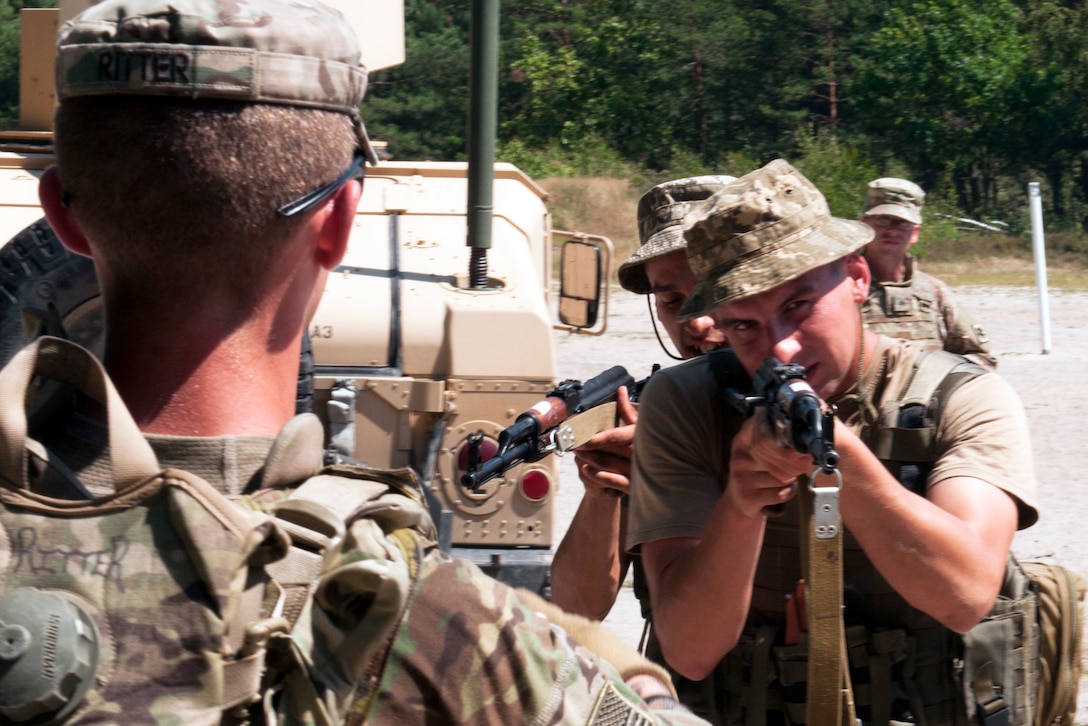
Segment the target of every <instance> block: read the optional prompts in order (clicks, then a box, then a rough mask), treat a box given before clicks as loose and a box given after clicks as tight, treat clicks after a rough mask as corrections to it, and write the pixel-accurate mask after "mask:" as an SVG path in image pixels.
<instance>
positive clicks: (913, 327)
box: [861, 177, 997, 369]
mask: <svg viewBox="0 0 1088 726" xmlns="http://www.w3.org/2000/svg"><path fill="white" fill-rule="evenodd" d="M925 198H926V194H925V192H924V191H922V188H921V187H919V186H918V185H917V184H915V183H914V182H912V181H908V180H906V179H896V178H894V177H884V178H881V179H876V180H875V181H871V182H869V190H868V195H867V197H866V200H865V212H864V213H862V215H861V221H863V222H865V223H866V224H867V225H869V226H870V227H872V228H873V232H874V233H875V236H874V237H873V241H872V242H870V243H869V244H868V245H867V246H866V247H865V259H866V260H867V261H868V262H869V269H870V270H871V271H872V274H873V281H872V286H871V289H870V290H869V299H868V300H866V301H865V304H864V305H862V308H861V314H862V319H863V320H864V321H865V324H866V325H868V326H869V328H870V329H871V330H873V331H875V332H877V333H880V334H881V335H887V336H888V337H890V338H906V339H908V340H918V341H924V344H925V347H927V348H932V349H939V348H944V349H945V350H947V351H949V352H951V353H959V354H960V355H967V356H968V357H969V358H971V360H973V361H974V362H976V363H979V364H980V365H983V366H985V367H987V368H991V369H992V368H995V367H996V366H997V359H996V358H995V357H994V356H992V355H990V352H989V350H990V349H989V346H988V345H987V343H988V340H987V338H986V333H985V331H983V329H982V326H980V325H978V324H977V323H975V322H974V321H972V320H971V317H970V316H969V315H968V314H967V312H966V311H965V310H964V309H963V308H962V307H961V306H960V305H959V303H958V302H957V301H956V299H955V296H954V295H953V294H952V291H951V290H950V289H949V288H948V286H947V285H945V284H944V283H943V282H941V281H940V280H938V279H937V278H935V277H932V276H930V275H927V274H925V273H924V272H922V271H921V270H919V269H917V265H916V264H915V259H914V257H912V256H911V255H910V248H911V247H913V246H914V244H915V243H916V242H917V241H918V235H919V233H920V232H921V230H922V204H923V203H924V202H925Z"/></svg>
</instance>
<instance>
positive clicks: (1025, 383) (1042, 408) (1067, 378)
mask: <svg viewBox="0 0 1088 726" xmlns="http://www.w3.org/2000/svg"><path fill="white" fill-rule="evenodd" d="M956 293H957V296H958V297H959V298H960V300H961V302H962V303H963V304H964V306H965V307H966V308H967V309H969V310H970V311H971V313H972V314H973V316H974V317H975V319H976V320H977V321H978V322H979V323H981V324H982V325H983V326H984V327H985V328H986V331H987V333H988V334H989V336H990V342H991V350H992V351H993V352H994V353H995V354H996V355H997V356H998V357H999V358H1000V363H999V372H1000V373H1001V374H1002V375H1004V376H1005V377H1006V378H1007V379H1008V380H1009V382H1010V383H1011V384H1012V385H1013V387H1014V388H1015V389H1016V390H1017V392H1018V393H1019V394H1020V397H1021V399H1022V400H1023V401H1024V406H1025V408H1026V410H1027V414H1028V418H1029V421H1030V425H1031V436H1032V448H1033V450H1034V454H1035V470H1036V473H1037V475H1038V481H1039V503H1040V509H1041V517H1040V520H1039V522H1038V523H1037V524H1036V525H1035V526H1033V527H1031V528H1030V529H1027V530H1024V531H1022V532H1020V533H1018V534H1017V536H1016V539H1015V540H1014V542H1013V549H1014V551H1015V553H1016V555H1017V556H1018V557H1020V558H1021V559H1023V560H1048V561H1054V562H1058V563H1060V564H1062V565H1064V566H1066V567H1069V568H1070V569H1073V570H1076V571H1078V572H1081V573H1085V574H1088V527H1086V526H1085V524H1084V523H1085V522H1088V468H1086V467H1085V465H1084V464H1085V451H1086V449H1088V447H1086V445H1085V441H1086V438H1088V436H1086V435H1088V387H1082V386H1081V385H1080V374H1081V373H1083V372H1085V361H1088V325H1086V324H1085V323H1086V322H1088V293H1084V292H1054V291H1052V292H1051V293H1050V296H1049V298H1048V307H1049V316H1048V317H1049V321H1050V328H1051V345H1050V350H1049V352H1047V353H1044V351H1043V335H1042V332H1041V322H1040V321H1041V314H1040V304H1039V298H1038V295H1037V292H1036V290H1035V289H1034V288H1024V287H964V288H958V289H957V291H956ZM648 315H649V313H648V312H647V308H646V301H645V299H644V298H642V297H641V296H635V295H632V294H630V293H628V292H626V291H624V290H622V289H620V288H614V289H613V291H612V295H611V301H610V309H609V318H608V329H607V331H606V333H605V334H604V335H602V336H599V337H591V336H574V335H569V334H566V333H557V334H556V344H557V345H556V347H557V355H558V361H559V372H560V376H562V377H564V378H578V379H585V378H588V377H591V376H593V375H596V374H597V373H599V372H601V371H603V370H605V369H606V368H608V367H610V366H613V365H615V364H616V363H620V364H622V365H624V366H625V367H626V368H627V370H628V371H629V372H630V373H631V375H633V376H634V377H635V378H636V379H638V378H642V377H645V376H646V375H648V374H649V372H650V368H651V366H652V365H653V364H654V363H660V364H661V365H663V366H664V365H668V364H671V363H672V361H671V360H670V359H669V358H667V357H666V356H665V355H664V353H663V352H662V351H661V349H660V346H659V345H658V343H657V341H656V339H655V338H654V334H653V330H652V329H651V327H650V325H649V318H648ZM662 334H664V333H662ZM561 480H562V485H561V487H560V492H559V508H558V515H557V521H556V530H557V538H556V541H557V542H558V541H559V538H561V537H562V535H563V533H564V532H566V528H567V526H568V524H569V522H570V518H571V517H572V516H573V515H574V511H575V510H576V509H577V507H578V502H579V501H580V500H581V495H582V487H581V483H580V482H579V480H578V477H577V474H576V472H575V470H574V467H573V459H572V457H566V458H565V459H564V461H563V462H562V463H561ZM605 622H606V623H608V624H609V625H610V626H612V627H613V629H614V630H616V632H618V633H619V634H620V635H621V636H623V637H624V638H625V639H626V640H628V641H629V642H631V643H632V644H634V645H637V643H638V639H639V636H640V634H641V632H642V619H641V617H640V615H639V609H638V603H637V601H636V600H635V598H634V595H633V594H632V592H631V589H630V587H629V586H628V587H625V588H624V589H623V591H622V592H621V593H620V597H619V599H618V601H617V603H616V606H615V607H614V608H613V610H612V613H611V614H610V615H609V616H608V618H607V619H606V621H605ZM1077 722H1078V723H1088V674H1086V676H1085V677H1084V678H1082V679H1081V687H1080V699H1079V701H1078V709H1077Z"/></svg>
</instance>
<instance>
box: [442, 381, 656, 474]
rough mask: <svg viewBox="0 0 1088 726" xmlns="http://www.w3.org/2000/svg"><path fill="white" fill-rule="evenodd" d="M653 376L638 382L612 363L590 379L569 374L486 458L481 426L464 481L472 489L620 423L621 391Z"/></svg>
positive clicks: (633, 393) (632, 392)
mask: <svg viewBox="0 0 1088 726" xmlns="http://www.w3.org/2000/svg"><path fill="white" fill-rule="evenodd" d="M648 380H649V378H644V379H642V380H641V381H638V382H636V381H635V379H634V378H633V377H632V376H631V374H630V373H628V372H627V369H625V368H624V367H623V366H612V367H611V368H609V369H608V370H606V371H604V372H603V373H599V374H597V375H596V376H594V377H593V378H589V379H587V380H585V381H578V380H573V379H569V380H565V381H563V382H562V383H560V384H559V385H557V386H556V387H555V388H554V389H552V390H551V391H550V392H549V393H548V395H547V397H546V398H544V399H543V400H542V401H540V402H539V403H536V404H534V405H533V406H532V407H530V408H528V409H526V410H525V411H523V412H522V413H521V414H519V415H518V417H517V419H515V420H514V423H513V424H512V425H510V426H508V427H507V428H505V429H503V431H502V432H501V433H500V434H499V440H498V450H497V451H495V453H494V454H493V455H492V456H491V457H490V458H488V459H487V460H486V461H484V460H483V457H484V437H483V434H482V433H479V432H477V433H476V434H474V435H472V436H471V437H470V438H469V441H468V444H469V454H468V468H467V469H466V470H465V473H464V474H463V475H462V476H461V484H462V485H463V486H464V487H466V488H467V489H470V490H472V491H476V490H477V489H479V488H480V487H481V486H483V485H484V484H486V483H487V482H489V481H491V480H492V479H494V478H495V477H497V476H500V475H502V474H503V473H504V472H506V471H507V470H509V469H511V468H512V467H514V466H516V465H518V464H521V463H532V462H534V461H539V460H540V459H542V458H544V457H545V456H547V455H548V454H550V453H552V452H556V453H559V454H562V453H565V452H567V451H570V450H571V449H573V448H575V447H577V446H580V445H582V444H584V443H585V442H586V441H587V440H589V438H590V437H591V436H593V434H595V433H597V432H598V431H603V430H605V429H607V428H610V427H612V426H614V425H616V413H615V406H606V405H605V404H610V403H614V402H615V400H616V392H617V391H618V389H619V388H620V387H621V386H622V387H624V388H626V389H627V393H628V396H629V397H630V399H631V401H637V400H638V394H639V393H640V392H641V391H642V388H643V386H645V385H646V381H648Z"/></svg>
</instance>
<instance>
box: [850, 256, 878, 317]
mask: <svg viewBox="0 0 1088 726" xmlns="http://www.w3.org/2000/svg"><path fill="white" fill-rule="evenodd" d="M846 275H847V277H849V278H850V280H851V284H852V290H851V293H852V295H853V299H854V302H855V303H856V304H858V305H860V304H861V303H863V302H865V298H867V297H869V284H870V283H871V282H872V279H873V273H872V271H871V270H870V269H869V263H868V261H866V259H865V255H863V254H861V253H860V252H854V253H853V254H851V255H848V256H847V257H846Z"/></svg>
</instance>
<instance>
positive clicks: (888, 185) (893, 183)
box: [861, 176, 926, 224]
mask: <svg viewBox="0 0 1088 726" xmlns="http://www.w3.org/2000/svg"><path fill="white" fill-rule="evenodd" d="M925 201H926V193H925V192H924V191H922V187H920V186H918V185H917V184H915V183H914V182H912V181H907V180H906V179H896V178H895V177H890V176H889V177H883V178H881V179H876V180H874V181H871V182H869V192H868V194H867V195H866V197H865V212H864V213H863V214H862V215H861V216H863V217H877V216H888V217H898V218H899V219H905V220H907V221H908V222H913V223H914V224H921V223H922V204H923V203H925Z"/></svg>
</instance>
